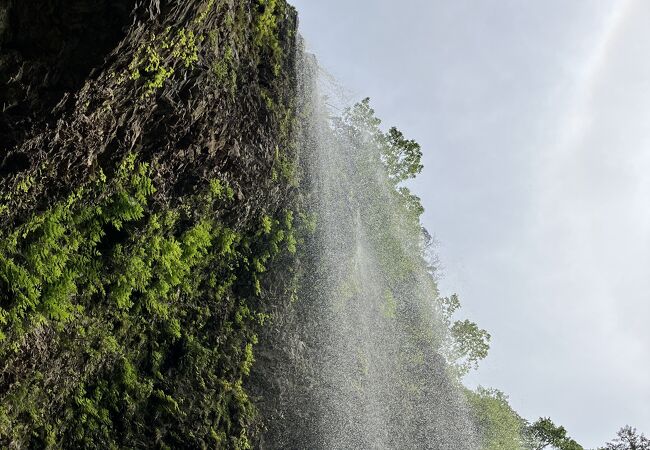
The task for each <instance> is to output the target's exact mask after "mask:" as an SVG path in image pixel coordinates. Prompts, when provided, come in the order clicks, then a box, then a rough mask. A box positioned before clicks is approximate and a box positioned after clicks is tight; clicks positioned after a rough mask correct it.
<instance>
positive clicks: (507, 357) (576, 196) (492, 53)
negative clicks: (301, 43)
mask: <svg viewBox="0 0 650 450" xmlns="http://www.w3.org/2000/svg"><path fill="white" fill-rule="evenodd" d="M290 1H291V0H290ZM292 3H293V4H294V5H295V6H296V7H297V8H298V11H299V13H300V18H301V30H302V34H303V36H305V38H306V40H307V42H308V47H309V49H310V50H311V51H312V52H314V53H315V54H316V55H317V56H318V58H319V60H320V62H321V65H323V66H324V67H325V68H326V69H327V70H328V71H329V72H330V73H332V74H333V75H334V76H335V77H336V78H337V79H338V80H339V81H340V83H341V84H343V85H344V86H346V87H347V88H348V89H350V91H351V92H352V93H353V94H354V96H355V99H361V98H363V97H365V96H369V97H371V99H372V103H373V105H374V107H375V109H376V111H377V114H378V116H379V117H381V118H382V119H383V120H384V123H385V125H396V126H398V128H400V129H401V130H402V131H404V132H405V134H406V135H407V136H408V137H411V138H413V139H416V140H417V141H418V142H420V144H421V145H422V147H423V152H424V165H425V169H424V171H423V173H422V175H421V176H420V179H419V180H418V181H417V182H416V183H415V184H414V190H415V192H416V193H417V194H418V195H419V196H420V197H421V198H422V202H423V204H424V206H425V208H426V212H425V215H424V222H425V226H426V227H427V228H428V229H429V231H430V232H431V233H432V234H434V235H435V236H436V238H437V240H438V241H439V255H440V259H441V262H442V264H443V266H444V275H443V279H442V281H441V289H442V291H443V293H445V294H446V293H451V292H458V294H459V295H460V296H461V301H462V303H463V310H462V313H463V314H464V315H466V316H468V317H469V318H471V319H473V320H475V321H476V322H478V323H479V325H481V326H482V327H484V328H486V329H488V330H489V331H490V332H491V334H492V336H493V339H492V348H491V351H490V356H489V357H488V358H487V359H486V360H485V361H484V362H483V364H482V366H481V368H480V369H479V371H478V372H476V373H475V374H473V375H471V376H470V377H468V379H467V382H468V384H470V385H472V386H474V385H476V384H482V385H484V386H490V387H496V388H499V389H501V390H503V391H505V392H506V393H507V394H508V395H509V396H510V400H511V404H512V405H513V406H514V408H515V409H516V410H517V411H519V412H520V413H521V414H522V415H523V416H525V417H527V418H529V419H534V418H536V417H539V416H551V417H552V418H553V419H554V420H555V421H556V422H559V423H561V424H563V425H564V426H565V427H566V428H567V429H568V430H569V433H570V434H571V435H572V436H574V437H575V438H576V439H577V440H579V441H580V442H581V443H582V444H583V445H585V446H591V447H595V446H597V445H602V444H604V443H605V441H608V440H611V438H613V437H614V435H615V433H616V431H617V430H618V428H620V427H621V426H623V425H624V424H626V423H629V424H630V425H633V426H636V427H638V428H640V429H641V430H643V431H645V433H646V434H648V433H650V320H649V319H650V301H649V300H650V273H649V272H650V26H649V24H650V2H649V1H646V0H602V1H599V0H571V1H568V0H538V1H520V0H481V1H478V0H473V1H469V0H445V1H436V0H401V1H399V2H398V1H394V0H354V1H353V0H321V1H317V0H293V1H292Z"/></svg>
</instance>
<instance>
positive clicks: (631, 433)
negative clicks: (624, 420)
mask: <svg viewBox="0 0 650 450" xmlns="http://www.w3.org/2000/svg"><path fill="white" fill-rule="evenodd" d="M616 435H617V438H616V439H614V440H613V441H612V442H608V443H607V444H605V447H603V448H602V449H601V450H650V439H648V438H647V437H645V436H644V435H643V433H641V434H639V433H638V432H637V430H636V428H633V427H631V426H629V425H626V426H624V427H623V428H621V429H620V430H618V433H616Z"/></svg>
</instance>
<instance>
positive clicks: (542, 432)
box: [526, 417, 583, 450]
mask: <svg viewBox="0 0 650 450" xmlns="http://www.w3.org/2000/svg"><path fill="white" fill-rule="evenodd" d="M526 434H527V436H528V438H529V440H530V447H531V448H532V449H533V450H542V449H545V448H547V447H549V446H550V447H552V448H556V449H559V450H583V448H582V446H581V445H580V444H578V443H577V442H576V441H574V440H573V439H571V438H570V437H568V436H567V431H566V429H565V428H564V427H563V426H558V425H555V424H554V423H553V421H552V420H551V419H550V418H548V417H541V418H539V419H538V420H537V421H536V422H535V423H533V424H532V425H529V426H528V427H527V430H526Z"/></svg>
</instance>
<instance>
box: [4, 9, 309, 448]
mask: <svg viewBox="0 0 650 450" xmlns="http://www.w3.org/2000/svg"><path fill="white" fill-rule="evenodd" d="M58 3H60V2H56V1H49V2H44V5H43V7H42V9H40V10H35V9H34V8H31V7H30V6H29V5H27V4H24V3H21V2H9V3H8V4H6V6H3V7H2V10H1V11H0V12H1V13H2V14H0V19H1V22H2V27H1V28H0V31H1V38H0V39H1V42H2V49H1V52H0V53H1V54H0V68H1V70H0V73H1V76H2V85H3V88H2V90H1V91H0V97H1V99H2V102H3V105H4V110H5V113H4V114H3V115H2V120H1V121H0V122H1V123H0V135H1V136H0V143H1V144H0V145H2V155H1V156H2V158H1V160H2V162H1V164H0V176H1V178H2V181H1V183H0V224H1V225H2V227H1V229H0V446H2V447H15V448H39V447H54V448H62V447H64V448H71V447H85V448H111V447H112V448H118V447H119V448H127V447H137V448H142V447H150V446H155V447H160V448H181V447H183V448H207V447H212V448H214V447H224V448H225V447H228V448H249V447H250V445H251V443H250V442H251V440H250V439H251V435H253V434H254V430H255V426H256V425H255V423H256V422H255V407H254V405H253V403H252V401H251V399H250V397H249V395H248V394H247V391H246V389H245V388H244V385H243V383H244V379H245V378H246V376H247V375H248V374H249V372H250V368H251V365H252V364H253V361H254V356H253V351H252V349H253V346H254V345H255V343H256V342H257V330H258V328H259V327H260V326H261V324H263V323H264V322H265V320H266V317H267V315H266V314H265V312H264V310H265V306H264V305H265V303H267V302H270V301H272V300H273V299H274V298H276V297H278V296H282V297H287V296H290V295H291V289H292V286H291V284H290V283H289V282H288V281H287V282H286V283H275V282H271V278H272V274H271V273H270V270H267V268H268V266H269V265H270V264H271V263H272V261H274V260H276V261H277V260H278V259H279V258H280V259H281V258H283V257H286V256H283V255H290V254H291V253H293V252H295V246H296V240H295V237H294V230H295V229H296V227H297V226H300V219H299V216H298V215H297V214H295V212H296V211H297V208H298V196H297V195H296V189H295V185H296V180H295V179H294V170H293V168H292V167H293V166H294V165H295V162H294V161H295V158H296V152H295V145H294V144H293V142H292V140H291V129H292V127H293V123H292V122H293V120H294V116H295V112H294V111H295V99H294V95H295V87H294V85H295V72H294V69H295V67H294V63H293V58H294V54H295V42H296V41H295V29H296V17H295V12H294V11H293V9H292V8H290V7H289V6H288V5H287V4H286V3H285V2H284V1H282V0H278V1H276V0H259V1H258V0H254V1H245V2H232V1H228V0H205V1H198V0H197V1H187V2H158V1H151V2H137V3H136V2H129V1H120V2H100V3H97V2H90V1H82V0H75V1H73V2H72V4H68V3H66V5H65V7H63V6H62V5H58ZM55 23H57V24H58V23H61V24H62V27H61V28H57V27H54V26H53V24H55ZM289 280H290V277H289ZM274 281H275V280H274Z"/></svg>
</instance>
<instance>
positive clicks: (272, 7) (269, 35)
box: [255, 0, 285, 77]
mask: <svg viewBox="0 0 650 450" xmlns="http://www.w3.org/2000/svg"><path fill="white" fill-rule="evenodd" d="M257 1H258V4H259V7H260V8H261V11H262V13H261V14H260V15H259V16H258V19H257V25H256V29H255V44H256V45H257V46H259V47H261V48H267V49H269V51H270V54H271V58H272V61H273V73H274V75H275V76H276V77H277V76H279V75H280V70H281V65H280V61H281V60H282V47H281V46H280V41H279V39H278V36H277V32H278V15H281V14H282V15H283V14H284V11H283V8H284V5H285V4H284V3H283V2H279V1H277V0H257Z"/></svg>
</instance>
